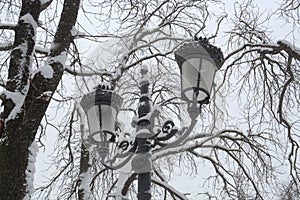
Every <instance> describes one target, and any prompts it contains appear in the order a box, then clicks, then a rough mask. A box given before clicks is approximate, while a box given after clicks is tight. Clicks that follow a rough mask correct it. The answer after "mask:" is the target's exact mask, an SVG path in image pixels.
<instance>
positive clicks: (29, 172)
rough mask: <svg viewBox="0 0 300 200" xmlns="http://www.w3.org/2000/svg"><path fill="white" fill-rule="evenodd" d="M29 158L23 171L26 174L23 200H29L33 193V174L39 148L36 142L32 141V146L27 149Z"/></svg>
mask: <svg viewBox="0 0 300 200" xmlns="http://www.w3.org/2000/svg"><path fill="white" fill-rule="evenodd" d="M28 151H29V157H28V166H27V169H26V171H25V174H26V182H27V187H26V196H25V197H24V199H23V200H29V199H30V198H31V195H32V193H33V192H34V186H33V179H34V174H35V161H36V156H37V153H38V152H39V147H38V145H37V142H36V141H33V142H32V144H31V145H30V146H29V148H28Z"/></svg>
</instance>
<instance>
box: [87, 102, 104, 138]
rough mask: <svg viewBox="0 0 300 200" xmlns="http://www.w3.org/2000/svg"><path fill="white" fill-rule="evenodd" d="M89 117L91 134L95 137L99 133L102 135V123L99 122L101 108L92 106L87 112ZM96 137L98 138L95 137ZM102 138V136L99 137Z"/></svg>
mask: <svg viewBox="0 0 300 200" xmlns="http://www.w3.org/2000/svg"><path fill="white" fill-rule="evenodd" d="M87 117H88V123H89V129H90V134H91V135H94V134H96V133H97V132H98V134H100V130H101V129H100V121H99V108H98V106H92V107H91V108H89V109H88V110H87ZM94 137H96V136H94ZM99 138H100V135H99Z"/></svg>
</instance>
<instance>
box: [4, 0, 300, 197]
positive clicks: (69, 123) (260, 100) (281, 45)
mask: <svg viewBox="0 0 300 200" xmlns="http://www.w3.org/2000/svg"><path fill="white" fill-rule="evenodd" d="M257 3H258V2H255V1H252V0H249V1H245V2H242V3H238V2H235V3H234V4H231V3H224V4H222V3H221V1H218V0H211V1H176V0H171V1H169V0H165V1H163V0H157V1H150V2H146V1H127V0H122V1H102V2H93V1H88V2H81V4H80V1H78V2H74V1H71V0H65V1H64V2H63V4H60V3H59V2H52V1H51V0H50V1H39V0H34V1H27V0H23V1H22V2H19V1H13V0H11V1H9V2H4V3H2V2H1V3H0V5H1V7H2V10H4V11H5V12H3V13H1V17H2V18H3V23H2V21H0V23H1V25H0V29H1V32H0V38H1V45H0V50H1V52H3V54H1V80H2V81H1V87H2V88H3V92H2V95H1V101H2V107H3V109H2V114H1V122H2V125H1V126H2V131H1V140H0V160H1V162H0V197H1V198H2V197H6V199H16V198H17V199H22V198H30V197H31V194H32V192H33V191H32V188H31V185H32V174H33V173H34V171H33V168H32V165H33V162H34V157H35V154H36V150H37V148H38V147H37V144H38V145H39V146H40V148H41V147H42V146H43V141H44V138H45V137H46V136H47V135H49V130H56V132H57V133H58V143H57V148H56V151H55V153H56V154H55V156H54V163H53V164H54V166H56V169H57V171H56V172H55V174H54V175H53V176H52V177H50V180H49V182H48V183H47V184H46V185H45V186H41V188H40V190H38V191H37V195H40V196H39V198H43V199H49V198H50V199H51V195H52V193H55V194H58V198H61V199H72V198H75V196H78V198H79V199H83V198H84V197H86V192H87V191H85V190H84V187H83V184H86V181H87V180H86V176H84V175H86V174H87V172H89V173H91V174H93V178H91V179H90V180H88V181H87V182H88V184H90V186H91V187H90V189H91V195H92V198H96V199H97V198H98V199H99V198H109V195H110V194H111V193H112V192H113V191H114V190H116V189H115V184H119V186H120V187H121V191H119V192H121V193H122V195H125V194H126V193H127V195H133V194H134V193H135V189H134V187H131V186H130V185H132V184H131V183H133V184H134V180H135V175H134V174H128V176H129V178H128V179H127V182H125V183H122V184H121V183H120V182H118V180H117V177H118V176H116V175H115V174H114V173H113V172H111V171H108V170H106V169H104V168H103V166H102V165H100V164H99V163H98V162H97V155H94V153H93V152H88V151H87V149H85V147H84V146H82V145H81V139H80V132H82V131H84V130H83V127H82V126H81V127H80V126H79V118H80V117H82V113H80V112H77V108H78V107H77V106H76V103H74V102H78V101H79V99H80V97H81V96H82V94H83V93H85V92H86V91H89V90H92V88H91V85H97V84H98V83H99V80H101V81H110V82H111V83H112V84H113V85H114V86H115V88H116V90H117V91H118V92H119V93H120V94H122V96H123V97H124V99H125V103H124V105H123V111H124V112H125V111H129V112H131V113H133V114H134V112H135V110H134V109H135V108H136V106H135V105H136V104H137V101H136V100H137V99H138V97H139V96H138V93H137V92H136V91H138V86H137V84H136V83H137V80H136V73H137V70H138V67H139V66H140V65H141V64H145V63H146V64H147V65H149V66H150V67H151V73H152V74H151V75H152V76H151V77H152V78H151V79H152V80H153V83H152V86H151V89H152V93H153V94H152V100H153V103H155V104H159V105H161V106H162V107H163V109H162V112H164V113H163V114H164V116H168V115H169V116H171V117H173V118H175V119H176V121H177V122H180V121H182V120H183V119H185V118H186V116H187V113H184V112H182V111H181V110H183V109H182V108H183V107H184V106H185V105H184V104H183V102H182V101H181V100H180V98H179V96H180V94H179V93H178V92H179V89H178V84H176V83H178V81H177V80H178V69H176V66H175V63H174V57H173V52H174V50H175V49H176V48H177V47H178V46H179V45H180V44H182V43H183V42H184V41H186V40H187V39H192V38H194V37H199V36H203V37H207V38H208V40H209V41H210V42H211V43H214V42H215V43H216V44H217V45H218V44H220V45H221V44H224V43H225V44H226V45H223V46H222V49H223V51H224V52H225V63H224V64H223V67H222V70H221V71H220V72H219V74H218V75H219V76H218V77H219V80H218V85H217V86H216V87H215V98H214V99H213V100H212V102H211V104H210V105H209V106H206V107H204V108H203V113H202V115H201V117H200V119H198V120H199V122H198V124H197V127H198V128H197V129H196V130H195V131H194V132H193V134H192V135H190V136H189V138H188V140H187V141H186V143H184V144H183V145H182V146H180V147H173V148H170V149H169V150H168V152H166V151H165V150H164V149H163V148H156V149H154V150H153V160H154V164H155V167H154V177H155V178H154V179H153V184H154V185H156V186H155V187H154V191H153V192H154V193H155V195H160V196H164V198H165V199H167V198H173V199H176V198H177V199H184V198H186V197H185V196H184V195H183V194H181V193H180V192H179V191H176V190H175V189H174V188H172V187H170V186H169V185H168V183H167V182H168V178H166V177H167V176H166V175H169V174H174V173H176V172H178V171H180V170H184V169H189V170H190V172H191V173H192V174H197V173H198V171H199V170H200V169H199V168H200V167H199V162H201V163H204V164H205V165H209V166H211V167H212V168H213V172H212V173H211V174H209V175H208V176H207V177H206V183H207V184H208V185H209V186H214V188H217V189H215V190H207V191H201V192H199V195H201V196H205V197H208V198H213V197H214V196H215V197H218V196H221V197H228V198H231V199H265V198H268V197H269V196H270V195H269V194H268V193H267V192H268V191H274V192H275V193H276V192H277V193H278V194H279V193H280V192H281V191H278V190H277V188H276V185H277V184H278V183H280V181H281V180H280V179H279V176H278V174H280V172H281V171H282V166H288V168H289V175H290V176H289V177H290V181H291V184H290V185H292V186H293V191H299V177H300V176H299V161H298V155H297V154H298V149H299V136H298V135H299V133H298V132H299V131H298V126H299V117H298V116H297V115H296V114H295V113H296V112H297V111H298V110H299V98H298V97H299V70H298V68H299V60H300V53H299V48H297V47H296V46H297V39H296V37H295V38H291V39H290V41H289V42H288V41H287V40H279V39H278V38H276V36H274V35H272V33H270V32H269V27H268V22H269V21H272V20H274V19H276V17H281V19H283V20H286V21H287V22H286V23H287V24H288V25H290V27H292V28H293V29H291V31H290V32H291V33H292V34H297V27H298V26H299V9H297V8H298V7H299V2H298V1H287V0H284V1H282V5H281V7H279V8H270V9H269V10H272V11H274V12H273V13H271V14H266V13H263V12H261V11H260V10H259V8H257ZM228 6H229V7H230V8H231V9H229V10H228ZM78 16H79V17H78ZM226 22H227V23H230V24H231V25H230V26H229V27H228V26H225V24H226ZM211 24H213V26H211ZM286 26H287V25H286ZM273 37H275V39H274V38H273ZM112 38H114V40H113V41H115V42H113V43H111V44H110V45H112V46H125V47H124V48H121V49H119V50H118V52H117V54H118V56H117V58H115V59H114V60H111V61H107V60H105V59H102V60H100V61H99V59H97V60H96V61H98V63H97V62H96V63H91V62H88V60H87V55H86V54H87V53H86V52H87V51H89V48H90V46H96V45H99V46H102V47H103V43H104V40H110V41H111V40H112ZM116 38H118V39H121V40H116ZM120 42H122V43H123V44H125V45H120ZM84 43H88V44H89V45H90V46H84V45H83V44H84ZM109 50H110V48H104V49H103V51H102V53H101V54H100V56H101V55H102V56H103V53H105V52H106V51H109ZM94 53H95V52H94ZM92 61H95V60H92ZM69 79H72V80H74V81H73V82H71V83H70V81H69ZM176 79H177V80H176ZM79 80H80V81H79ZM170 80H172V81H170ZM173 80H174V81H173ZM70 84H76V87H77V88H78V90H77V91H76V92H75V93H72V92H70V90H69V88H70ZM174 88H176V89H174ZM74 100H75V101H74ZM231 102H234V104H235V105H232V104H231ZM50 103H51V104H50ZM49 104H50V105H55V108H54V109H53V108H52V109H51V107H50V109H49V110H48V111H46V110H47V108H48V107H49ZM236 105H238V106H236ZM233 107H234V109H232V108H233ZM53 110H55V111H56V112H59V113H63V115H64V117H61V118H60V121H59V123H58V122H55V120H53V119H52V120H51V117H49V115H50V114H52V115H53V116H56V115H55V113H54V114H53ZM237 110H239V111H240V112H238V111H237ZM123 111H122V112H123ZM158 121H160V122H163V121H164V119H163V118H158ZM35 139H36V140H38V143H36V142H35ZM80 152H81V153H80ZM87 158H89V159H87ZM12 166H16V167H14V168H12ZM120 184H121V185H120ZM55 185H59V186H60V187H59V188H55ZM54 188H55V189H54ZM287 190H288V189H287ZM107 191H110V192H111V193H110V192H109V193H108V194H107V193H106V192H107ZM183 192H184V191H183Z"/></svg>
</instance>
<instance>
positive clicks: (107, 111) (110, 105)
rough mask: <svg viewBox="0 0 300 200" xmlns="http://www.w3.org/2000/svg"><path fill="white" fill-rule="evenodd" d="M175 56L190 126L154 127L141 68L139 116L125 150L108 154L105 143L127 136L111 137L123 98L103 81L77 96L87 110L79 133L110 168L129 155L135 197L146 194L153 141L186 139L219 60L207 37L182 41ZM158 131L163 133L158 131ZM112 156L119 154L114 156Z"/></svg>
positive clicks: (144, 72) (143, 198) (180, 142)
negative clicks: (83, 128) (84, 127)
mask: <svg viewBox="0 0 300 200" xmlns="http://www.w3.org/2000/svg"><path fill="white" fill-rule="evenodd" d="M175 59H176V62H177V64H178V66H179V68H180V73H181V87H182V99H183V100H185V101H186V102H187V103H188V105H189V107H188V112H189V114H190V117H191V124H190V125H189V127H185V128H182V129H181V130H180V131H178V130H176V129H172V128H173V127H174V123H173V122H172V121H170V120H169V121H166V122H165V123H164V125H163V127H162V130H160V131H158V132H156V133H155V132H153V127H152V126H153V123H154V120H153V118H154V116H153V112H152V111H153V110H152V106H151V105H152V103H151V99H150V94H149V78H148V74H147V73H148V69H147V68H145V67H143V68H142V69H141V72H140V74H141V78H140V82H139V84H140V92H141V95H140V100H139V106H138V119H137V121H136V122H135V128H136V133H135V142H134V145H132V146H131V148H130V149H129V150H128V151H127V152H125V153H122V154H121V153H117V154H115V155H114V157H113V158H108V153H109V148H110V145H109V144H110V143H113V142H117V144H118V147H119V148H122V146H123V145H124V143H126V145H127V146H128V145H129V142H127V141H116V138H117V137H116V134H115V122H116V117H117V114H118V111H119V108H120V107H121V104H122V98H121V97H120V96H119V95H117V94H116V93H114V92H112V91H111V90H109V88H108V87H102V86H99V87H98V88H97V90H96V91H95V92H92V93H89V94H87V95H85V96H84V97H83V98H82V101H81V105H82V107H83V109H84V111H85V113H86V115H87V119H88V125H89V132H90V134H89V136H88V137H87V138H84V143H85V144H86V145H94V146H96V147H97V151H98V153H99V155H100V156H101V162H102V163H103V164H104V165H105V166H107V167H109V168H112V169H118V168H120V167H121V166H123V165H124V164H126V163H127V162H128V161H130V160H131V167H132V170H133V171H134V172H135V173H137V174H138V199H139V200H150V199H151V191H150V189H151V171H152V161H151V155H152V154H151V148H152V146H153V145H152V144H153V141H155V144H156V145H159V146H161V147H163V148H168V147H174V146H178V145H183V144H184V142H185V139H186V138H187V137H188V136H189V134H190V133H191V131H192V130H193V128H194V126H195V124H196V122H197V120H196V118H197V116H198V115H199V113H200V109H199V108H201V106H202V105H203V104H208V103H209V99H210V96H211V88H212V85H213V80H214V76H215V72H216V71H217V70H218V69H219V68H220V67H221V65H222V63H223V54H222V52H221V50H220V49H219V48H216V47H215V46H213V45H211V44H209V43H208V41H207V40H202V39H201V40H197V41H190V42H186V43H184V44H183V45H182V46H180V47H179V48H178V49H177V51H176V52H175ZM160 133H166V135H164V136H161V135H160ZM177 133H179V134H178V135H180V137H177V138H176V139H175V140H172V142H171V143H169V144H168V145H167V144H166V143H165V141H167V140H169V139H170V138H172V137H173V136H174V135H175V134H177ZM116 158H123V160H122V161H120V162H116V160H117V159H116Z"/></svg>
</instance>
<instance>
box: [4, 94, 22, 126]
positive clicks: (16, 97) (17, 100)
mask: <svg viewBox="0 0 300 200" xmlns="http://www.w3.org/2000/svg"><path fill="white" fill-rule="evenodd" d="M25 92H26V91H25ZM0 96H2V97H4V98H5V99H6V100H7V99H10V100H12V102H13V103H14V104H15V106H14V108H13V109H12V111H11V112H10V114H9V116H8V117H7V118H6V120H7V121H8V120H11V119H14V118H15V117H16V116H17V114H18V113H20V111H21V108H22V105H23V102H24V99H25V94H23V93H21V92H10V91H8V90H5V91H3V92H2V93H1V94H0Z"/></svg>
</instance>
